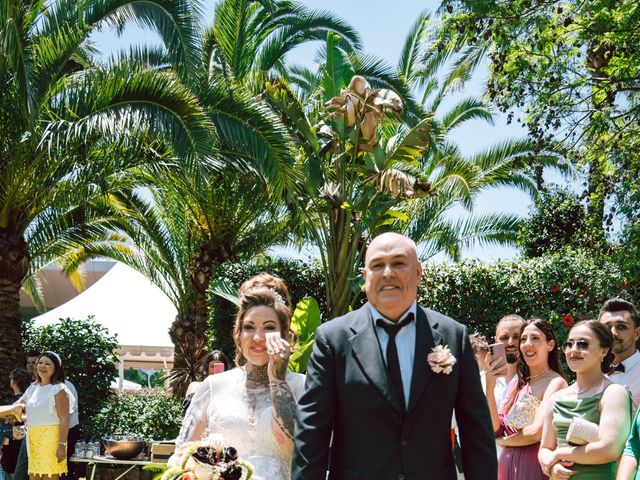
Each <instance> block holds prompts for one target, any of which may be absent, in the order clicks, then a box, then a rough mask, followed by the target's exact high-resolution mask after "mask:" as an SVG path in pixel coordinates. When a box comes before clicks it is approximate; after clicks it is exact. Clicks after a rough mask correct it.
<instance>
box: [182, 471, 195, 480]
mask: <svg viewBox="0 0 640 480" xmlns="http://www.w3.org/2000/svg"><path fill="white" fill-rule="evenodd" d="M181 480H196V476H195V475H194V474H193V472H184V473H183V474H182V478H181Z"/></svg>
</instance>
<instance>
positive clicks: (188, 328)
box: [169, 312, 205, 397]
mask: <svg viewBox="0 0 640 480" xmlns="http://www.w3.org/2000/svg"><path fill="white" fill-rule="evenodd" d="M195 323H196V321H195V315H194V314H193V313H189V312H178V315H176V319H175V320H174V321H173V325H171V328H170V329H169V336H170V337H171V341H172V342H173V345H174V350H173V369H172V370H171V377H170V380H171V387H172V388H173V393H174V395H176V396H179V397H184V394H185V392H186V390H187V387H188V386H189V383H191V382H193V381H195V380H202V378H201V376H200V369H201V365H200V360H201V358H202V357H203V355H204V354H205V339H204V336H203V335H200V336H197V335H196V334H195V330H194V325H195Z"/></svg>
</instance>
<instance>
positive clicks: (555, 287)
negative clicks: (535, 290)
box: [551, 283, 560, 293]
mask: <svg viewBox="0 0 640 480" xmlns="http://www.w3.org/2000/svg"><path fill="white" fill-rule="evenodd" d="M558 290H560V287H558V285H556V284H555V283H554V284H553V285H551V293H558Z"/></svg>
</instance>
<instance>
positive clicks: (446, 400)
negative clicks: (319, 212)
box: [292, 233, 497, 480]
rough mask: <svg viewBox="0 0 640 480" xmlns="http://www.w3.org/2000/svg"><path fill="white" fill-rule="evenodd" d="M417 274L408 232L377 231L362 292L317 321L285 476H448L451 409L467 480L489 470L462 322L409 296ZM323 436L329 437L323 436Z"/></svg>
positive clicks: (481, 406)
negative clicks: (343, 311)
mask: <svg viewBox="0 0 640 480" xmlns="http://www.w3.org/2000/svg"><path fill="white" fill-rule="evenodd" d="M421 277H422V265H421V264H420V262H419V261H418V257H417V253H416V246H415V244H414V243H413V241H411V240H410V239H408V238H407V237H404V236H402V235H399V234H395V233H385V234H382V235H380V236H378V237H376V238H375V239H374V240H373V241H372V242H371V245H370V246H369V248H368V250H367V254H366V258H365V268H364V278H365V282H366V294H367V299H368V300H369V302H368V303H367V304H366V305H364V306H363V307H362V308H360V309H359V310H356V311H354V312H351V313H348V314H347V315H345V316H343V317H340V318H336V319H334V320H332V321H330V322H327V323H325V324H324V325H322V326H321V327H320V328H318V330H317V332H316V342H315V345H314V348H313V352H312V354H311V358H310V360H309V365H308V369H307V380H306V391H305V393H304V395H303V396H302V398H301V399H300V402H299V415H298V420H297V423H296V430H295V448H294V453H293V468H292V479H293V480H325V479H326V476H327V470H328V471H329V479H330V480H355V479H367V480H392V479H393V480H395V479H397V480H424V479H434V480H450V479H451V480H452V479H455V478H456V469H455V466H454V462H453V456H452V444H451V434H450V432H451V415H452V412H453V411H454V409H455V415H456V420H457V423H458V428H459V431H460V443H461V447H462V463H463V465H464V473H465V479H466V480H492V479H495V478H496V477H497V461H496V451H495V442H494V438H493V432H492V430H491V419H490V417H489V410H488V408H487V404H486V400H485V397H484V394H483V393H482V387H481V385H480V376H479V374H478V367H477V364H476V361H475V357H474V354H473V350H472V348H471V345H470V343H469V338H468V336H467V332H466V329H465V327H464V326H463V325H461V324H459V323H457V322H455V321H454V320H452V319H450V318H448V317H446V316H444V315H441V314H439V313H437V312H434V311H432V310H427V309H424V308H422V307H421V306H419V305H417V302H416V298H417V289H418V284H419V283H420V279H421ZM330 443H331V445H330Z"/></svg>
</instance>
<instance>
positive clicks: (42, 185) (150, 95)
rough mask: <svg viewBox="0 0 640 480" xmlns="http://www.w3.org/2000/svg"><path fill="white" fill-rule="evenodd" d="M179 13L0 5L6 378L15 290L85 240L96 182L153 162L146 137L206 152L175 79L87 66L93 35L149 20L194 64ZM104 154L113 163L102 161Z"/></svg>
mask: <svg viewBox="0 0 640 480" xmlns="http://www.w3.org/2000/svg"><path fill="white" fill-rule="evenodd" d="M184 12H185V10H184V2H183V1H182V0H172V1H168V2H161V3H160V2H154V1H151V2H145V6H144V7H143V8H140V7H139V6H136V5H132V4H130V3H128V2H123V1H115V0H96V1H93V2H75V1H70V0H61V1H57V2H53V3H51V4H49V3H47V4H46V5H45V3H44V2H31V1H23V0H5V1H4V2H3V3H2V8H0V83H1V85H2V88H0V120H1V126H0V179H1V180H0V325H2V329H3V335H2V336H1V338H0V377H1V378H3V379H6V378H8V373H9V370H10V369H11V368H13V367H14V366H15V365H17V364H19V363H20V362H21V349H20V345H21V338H20V314H19V291H20V288H21V286H22V285H23V282H24V281H25V279H26V278H27V277H28V276H29V275H30V274H31V273H32V272H33V271H34V267H35V266H36V264H39V263H42V262H44V261H45V260H44V259H46V258H49V257H54V256H55V254H54V253H52V252H51V251H50V250H47V248H48V246H53V245H58V246H59V245H61V244H63V243H65V241H70V240H72V239H73V238H74V237H75V236H77V235H78V228H80V225H81V224H82V214H81V212H80V209H79V208H78V207H79V206H81V205H82V204H83V203H84V202H85V201H86V200H87V195H90V194H92V193H95V191H99V190H100V189H101V187H102V185H101V180H103V179H105V178H107V177H108V176H109V175H111V174H114V173H116V172H118V171H120V170H123V169H127V168H132V167H133V166H134V165H136V164H138V163H139V162H140V161H144V160H148V158H149V157H148V156H145V155H140V154H139V153H140V152H139V151H136V150H137V147H136V145H138V144H139V140H140V138H141V136H142V132H145V131H147V132H148V131H153V132H154V135H156V137H157V138H161V139H162V140H163V141H164V142H165V143H166V144H167V145H171V148H172V149H173V150H174V151H176V152H181V154H182V155H185V156H192V157H195V156H198V155H202V156H204V155H206V154H207V153H209V152H210V151H211V149H210V147H209V145H210V144H211V142H212V139H213V130H212V129H211V125H210V123H209V121H208V119H207V117H206V115H204V112H203V111H202V110H201V108H200V107H199V105H198V103H197V102H196V100H195V98H194V97H193V96H192V95H191V93H190V92H189V90H188V89H186V88H185V87H183V86H182V85H181V84H180V82H179V81H178V79H177V78H176V76H175V75H172V74H171V73H170V72H155V71H153V70H149V69H146V68H144V67H140V66H133V65H131V64H122V65H120V66H117V67H116V66H114V67H109V68H104V67H96V66H93V65H91V63H90V61H89V57H90V49H89V48H88V47H87V44H86V40H87V38H88V35H89V34H90V32H91V31H92V30H93V29H94V28H96V27H97V26H99V25H104V24H109V23H111V24H113V23H120V22H122V21H124V20H127V19H133V18H136V15H143V16H144V21H145V22H146V23H148V24H149V25H152V24H155V25H157V26H158V27H157V28H158V31H159V32H160V33H161V35H162V36H163V38H165V39H166V40H167V41H169V40H170V39H172V38H181V39H183V43H181V44H179V45H178V44H176V45H175V49H174V55H175V56H176V58H181V59H182V60H184V63H185V64H189V63H190V61H191V60H190V53H189V52H190V41H189V39H190V38H191V37H192V30H193V25H192V23H191V19H190V18H189V17H188V16H185V15H184ZM158 20H160V21H159V22H158ZM167 20H170V21H167ZM173 44H175V42H173ZM140 150H145V148H144V147H141V149H140ZM99 151H102V152H103V153H104V152H105V151H108V152H109V153H110V155H109V156H106V157H105V156H103V155H99V154H98V152H99ZM31 242H39V243H38V245H37V246H36V245H35V244H32V243H31ZM34 258H35V259H36V263H33V259H34ZM3 391H8V390H7V389H6V388H5V389H3Z"/></svg>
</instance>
